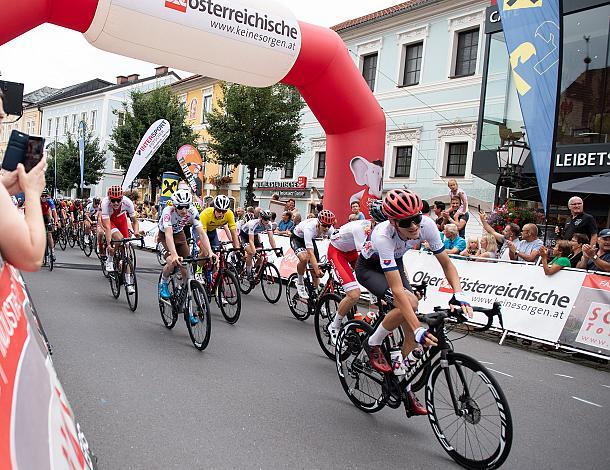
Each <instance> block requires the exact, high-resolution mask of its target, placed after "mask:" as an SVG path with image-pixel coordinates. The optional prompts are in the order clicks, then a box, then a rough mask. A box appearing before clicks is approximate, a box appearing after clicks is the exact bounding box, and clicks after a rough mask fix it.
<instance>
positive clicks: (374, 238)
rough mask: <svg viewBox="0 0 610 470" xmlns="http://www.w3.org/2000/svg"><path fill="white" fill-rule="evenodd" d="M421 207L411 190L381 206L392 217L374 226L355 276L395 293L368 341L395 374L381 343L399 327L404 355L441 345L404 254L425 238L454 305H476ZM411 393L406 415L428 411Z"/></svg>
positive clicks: (380, 366)
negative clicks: (425, 319) (425, 321)
mask: <svg viewBox="0 0 610 470" xmlns="http://www.w3.org/2000/svg"><path fill="white" fill-rule="evenodd" d="M422 207H423V204H422V200H421V198H420V197H419V196H418V195H417V194H415V193H414V192H412V191H409V190H406V189H393V190H391V191H390V192H389V193H388V194H387V195H386V197H385V198H384V200H383V205H382V210H383V212H384V214H385V215H386V216H387V218H388V219H389V220H387V221H386V222H383V223H381V224H379V225H377V226H376V227H375V228H374V229H373V231H372V233H371V237H370V240H368V241H367V242H365V243H364V245H363V247H362V251H361V253H360V256H359V257H358V261H357V262H356V278H357V279H358V282H359V283H360V284H361V285H362V286H364V287H366V288H367V289H368V290H369V292H371V293H372V294H374V295H375V296H377V297H378V298H382V297H383V296H384V295H386V294H392V295H393V297H394V304H395V306H396V307H395V308H394V309H392V310H391V311H390V312H389V313H388V314H387V315H386V316H385V318H384V319H383V321H382V322H381V324H380V325H379V326H378V327H377V329H376V330H375V332H374V333H373V334H372V335H371V336H370V337H369V339H368V341H367V342H366V343H365V344H364V347H365V350H366V352H367V353H368V356H369V360H370V364H371V366H373V367H374V368H375V369H376V370H378V371H379V372H382V373H390V372H392V368H391V367H390V365H389V364H388V362H387V361H386V359H385V356H384V354H383V351H382V350H381V344H382V343H383V340H384V339H385V338H386V336H387V335H388V334H389V333H390V332H391V331H392V330H394V329H395V328H398V327H399V326H401V325H402V326H403V327H404V329H405V340H404V345H403V355H404V357H406V358H407V361H412V360H415V359H416V357H414V355H410V353H411V351H413V350H414V349H416V348H417V345H418V344H420V345H423V346H435V345H436V344H437V339H436V338H435V337H434V336H433V335H432V334H430V333H429V332H428V330H427V329H426V328H424V327H422V326H421V324H420V323H419V320H418V319H417V316H416V315H415V310H416V309H417V297H415V295H414V294H413V293H412V292H411V288H410V284H409V281H408V279H407V277H406V273H405V269H404V265H403V261H402V257H403V255H404V254H405V253H406V252H407V251H408V250H410V249H412V248H414V247H417V246H419V245H420V244H421V242H422V241H423V240H425V241H427V242H428V244H429V245H430V251H432V253H433V254H434V255H435V257H436V259H437V260H438V262H439V263H440V265H441V267H442V268H443V272H444V274H445V277H446V279H447V281H448V282H449V284H450V285H451V287H452V288H453V292H454V294H453V297H452V298H451V300H450V302H449V303H450V305H457V306H459V307H461V308H462V310H463V311H464V313H467V314H468V315H469V316H472V307H470V302H469V300H468V298H467V297H466V296H465V295H464V293H463V292H462V286H461V285H460V278H459V276H458V273H457V270H456V269H455V266H454V265H453V263H452V262H451V259H450V258H449V255H447V252H446V251H445V248H444V245H443V242H442V241H441V238H440V234H439V232H438V230H437V228H436V224H435V223H434V221H433V220H432V219H430V218H428V217H423V214H422V212H421V211H422ZM407 391H408V395H409V403H408V404H407V403H405V407H406V408H407V415H408V416H410V415H425V414H427V411H426V408H425V407H424V406H422V405H421V404H420V403H419V401H418V400H417V398H416V397H415V394H414V393H412V392H411V390H410V387H408V388H407Z"/></svg>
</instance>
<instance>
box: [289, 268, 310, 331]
mask: <svg viewBox="0 0 610 470" xmlns="http://www.w3.org/2000/svg"><path fill="white" fill-rule="evenodd" d="M297 279H298V276H297V273H292V274H291V275H290V277H289V278H288V282H287V283H286V300H287V301H288V308H289V309H290V311H291V312H292V314H293V315H294V318H296V319H297V320H301V321H305V320H307V319H308V318H309V315H310V314H309V302H308V301H307V300H304V299H301V298H300V297H299V294H298V293H297Z"/></svg>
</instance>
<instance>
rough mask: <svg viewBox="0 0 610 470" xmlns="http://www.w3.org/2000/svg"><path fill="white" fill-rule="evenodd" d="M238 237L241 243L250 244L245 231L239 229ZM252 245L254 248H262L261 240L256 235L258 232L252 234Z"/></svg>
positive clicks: (248, 236)
mask: <svg viewBox="0 0 610 470" xmlns="http://www.w3.org/2000/svg"><path fill="white" fill-rule="evenodd" d="M239 239H240V240H241V243H242V245H249V244H250V235H248V234H247V233H245V232H242V231H241V230H240V231H239ZM210 243H212V242H211V241H210ZM254 246H255V247H256V248H262V247H263V242H261V239H260V237H259V236H258V234H255V235H254Z"/></svg>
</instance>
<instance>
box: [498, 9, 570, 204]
mask: <svg viewBox="0 0 610 470" xmlns="http://www.w3.org/2000/svg"><path fill="white" fill-rule="evenodd" d="M498 8H499V10H500V16H501V19H502V25H503V27H504V37H505V39H506V47H507V48H508V54H509V57H510V65H511V68H512V73H513V82H514V84H515V86H516V87H517V93H518V95H519V103H520V105H521V113H522V115H523V120H524V122H525V127H526V129H527V140H528V143H529V146H530V148H531V155H532V162H533V164H534V169H535V171H536V178H537V180H538V187H539V189H540V196H541V198H542V204H543V206H544V208H545V210H546V208H547V192H548V186H549V173H550V171H551V158H552V154H553V137H554V129H555V120H556V107H557V85H558V80H559V73H560V72H559V64H560V60H559V59H560V53H561V44H560V41H559V39H560V29H559V28H560V25H561V22H560V17H561V12H560V0H498Z"/></svg>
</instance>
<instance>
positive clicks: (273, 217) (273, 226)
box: [271, 211, 277, 232]
mask: <svg viewBox="0 0 610 470" xmlns="http://www.w3.org/2000/svg"><path fill="white" fill-rule="evenodd" d="M275 219H277V214H276V213H275V212H273V211H271V230H273V231H274V232H275V231H276V230H277V223H276V222H275Z"/></svg>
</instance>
